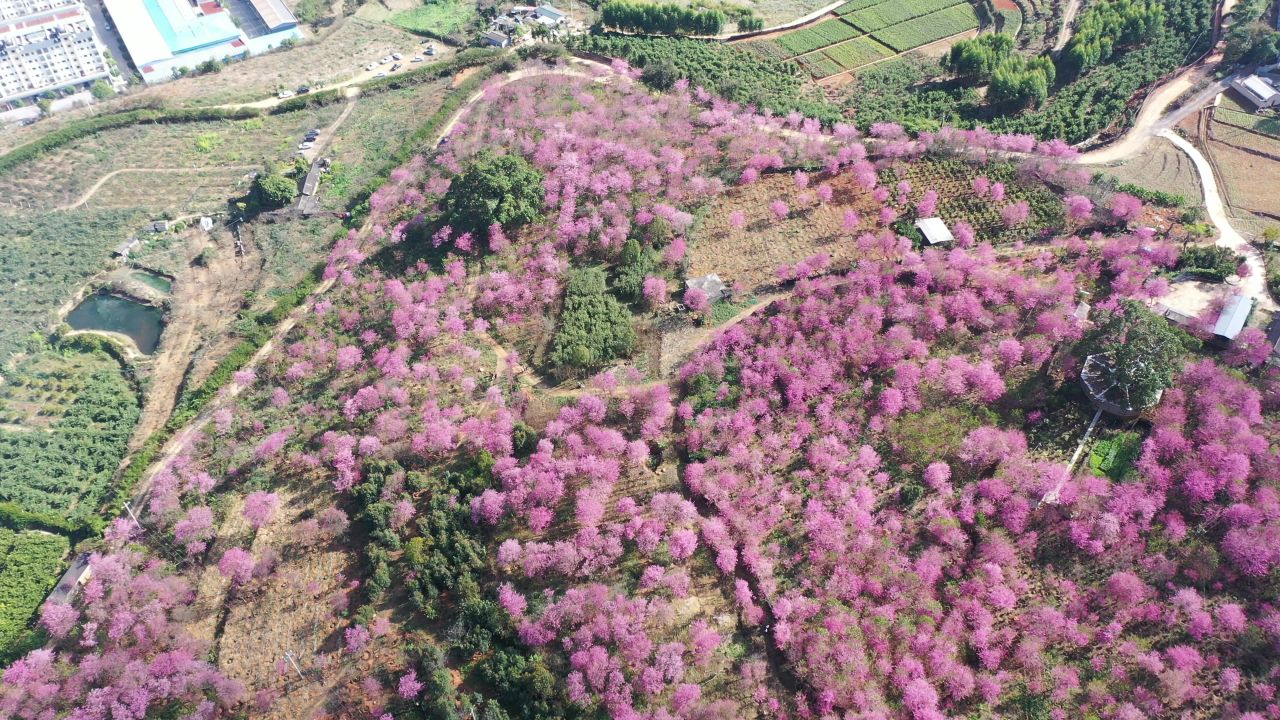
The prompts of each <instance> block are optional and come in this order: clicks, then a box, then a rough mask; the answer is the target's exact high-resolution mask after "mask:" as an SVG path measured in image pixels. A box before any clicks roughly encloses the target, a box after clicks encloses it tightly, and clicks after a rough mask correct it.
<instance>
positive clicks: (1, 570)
mask: <svg viewBox="0 0 1280 720" xmlns="http://www.w3.org/2000/svg"><path fill="white" fill-rule="evenodd" d="M70 549H71V545H70V543H69V542H68V541H67V539H66V538H65V537H62V536H61V535H50V534H49V533H43V532H37V531H27V532H19V533H16V532H13V531H12V530H5V529H0V656H8V655H9V654H10V651H11V650H12V649H13V648H14V646H15V645H17V644H19V641H20V640H21V639H22V637H23V636H24V635H26V633H27V628H28V626H30V624H31V619H32V617H33V616H34V615H35V613H36V609H37V608H39V607H40V603H41V602H42V601H43V600H44V599H45V597H46V596H47V595H48V594H49V591H50V590H52V589H53V586H54V584H55V583H57V582H58V573H59V572H61V570H62V560H63V558H65V557H66V555H67V551H69V550H70Z"/></svg>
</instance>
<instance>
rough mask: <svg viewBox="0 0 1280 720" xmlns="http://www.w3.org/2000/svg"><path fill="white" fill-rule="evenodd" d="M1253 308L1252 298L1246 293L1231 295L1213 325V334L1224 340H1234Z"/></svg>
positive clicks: (1242, 328)
mask: <svg viewBox="0 0 1280 720" xmlns="http://www.w3.org/2000/svg"><path fill="white" fill-rule="evenodd" d="M1251 310H1253V298H1251V297H1249V296H1248V295H1233V296H1231V299H1229V300H1227V304H1226V306H1224V307H1223V308H1222V314H1221V315H1219V316H1218V322H1217V323H1215V324H1214V326H1213V334H1214V335H1217V336H1218V337H1220V338H1224V339H1226V340H1235V339H1236V336H1237V335H1239V334H1240V331H1241V330H1244V324H1245V322H1246V321H1248V319H1249V312H1250V311H1251Z"/></svg>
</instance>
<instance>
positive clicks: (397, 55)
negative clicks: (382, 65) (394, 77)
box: [391, 53, 404, 60]
mask: <svg viewBox="0 0 1280 720" xmlns="http://www.w3.org/2000/svg"><path fill="white" fill-rule="evenodd" d="M391 59H392V60H403V59H404V56H403V55H401V54H400V53H391Z"/></svg>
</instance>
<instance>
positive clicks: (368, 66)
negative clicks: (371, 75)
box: [364, 63, 378, 72]
mask: <svg viewBox="0 0 1280 720" xmlns="http://www.w3.org/2000/svg"><path fill="white" fill-rule="evenodd" d="M376 67H378V63H369V64H368V65H365V66H364V69H365V70H366V71H367V72H373V69H374V68H376Z"/></svg>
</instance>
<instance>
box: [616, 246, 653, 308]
mask: <svg viewBox="0 0 1280 720" xmlns="http://www.w3.org/2000/svg"><path fill="white" fill-rule="evenodd" d="M657 270H658V253H657V252H655V251H654V250H653V249H651V248H647V247H644V246H642V245H641V244H640V241H639V240H637V239H636V238H631V239H629V240H627V242H626V244H625V245H623V246H622V253H621V255H620V256H619V257H618V265H617V267H616V268H615V270H614V279H613V292H614V294H615V295H617V296H618V297H619V298H621V299H622V300H624V301H626V302H640V301H641V300H642V299H643V298H644V279H645V278H646V277H648V276H649V275H652V274H653V273H655V272H657Z"/></svg>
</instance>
